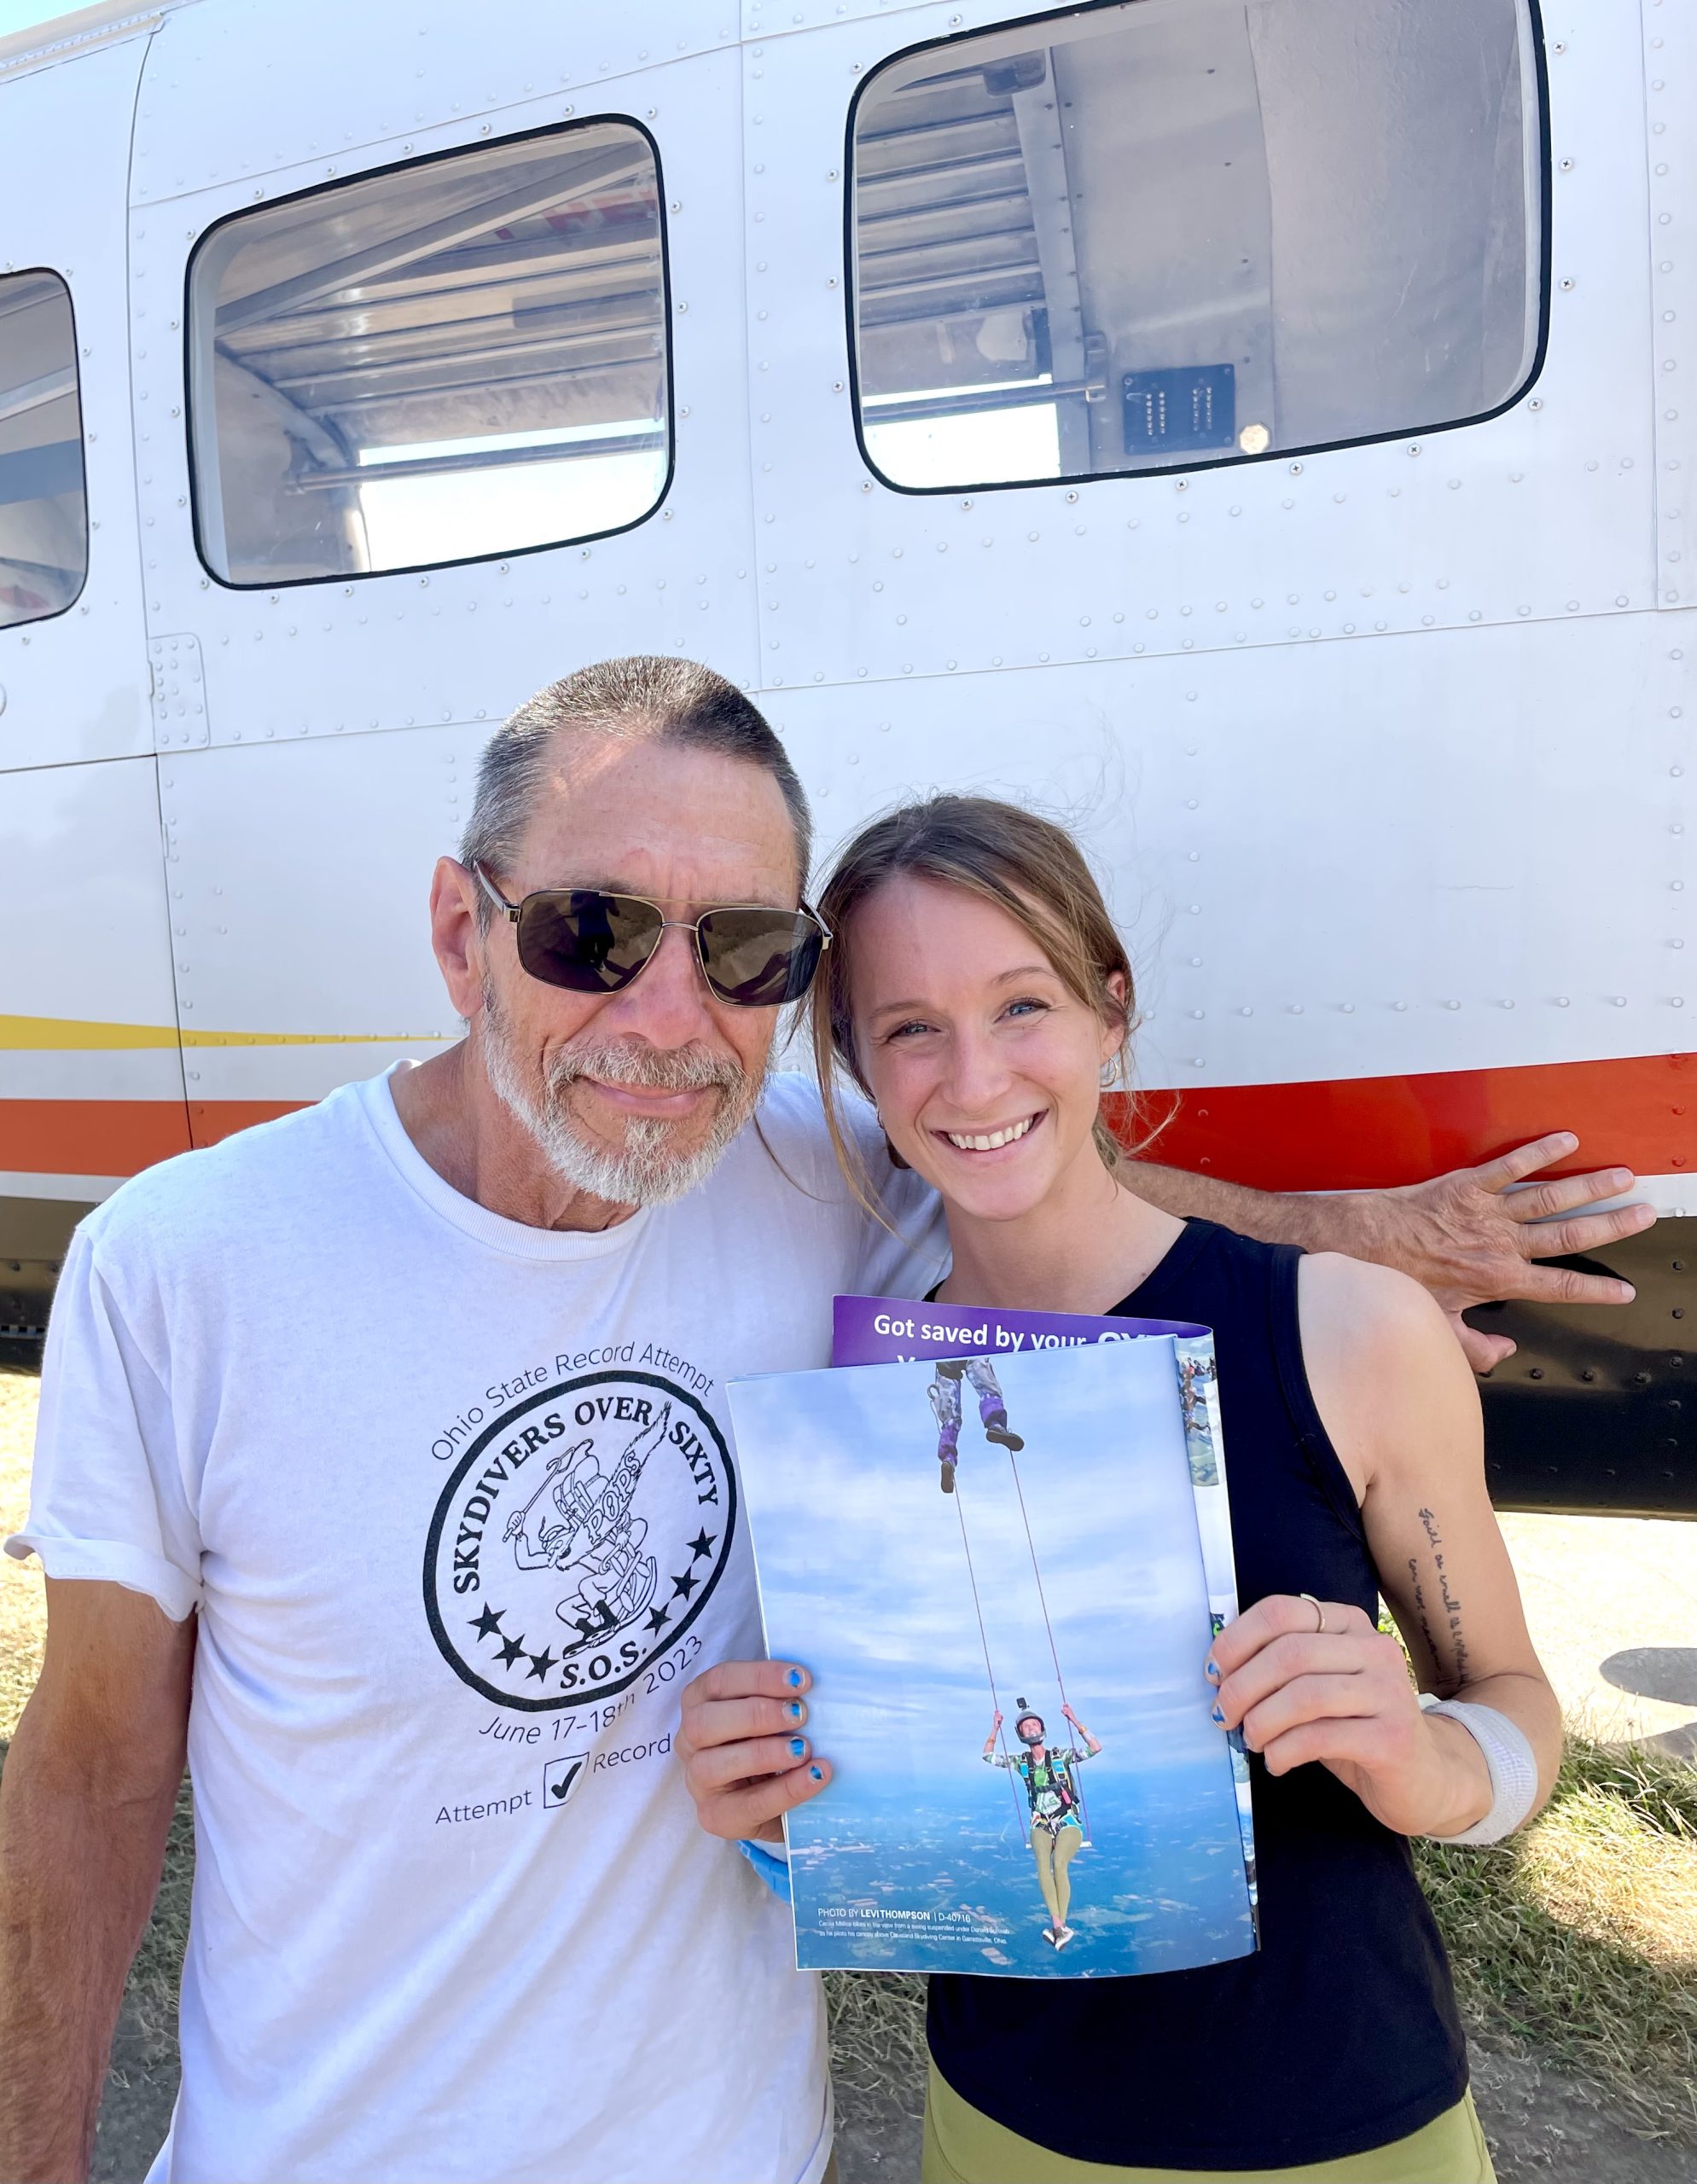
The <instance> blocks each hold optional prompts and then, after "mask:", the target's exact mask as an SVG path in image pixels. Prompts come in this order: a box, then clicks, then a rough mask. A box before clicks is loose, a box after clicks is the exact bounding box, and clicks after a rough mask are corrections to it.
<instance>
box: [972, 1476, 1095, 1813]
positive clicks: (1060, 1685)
mask: <svg viewBox="0 0 1697 2184" xmlns="http://www.w3.org/2000/svg"><path fill="white" fill-rule="evenodd" d="M1008 1469H1009V1470H1010V1471H1011V1472H1013V1474H1014V1493H1015V1494H1016V1495H1017V1496H1019V1502H1020V1523H1021V1524H1022V1525H1024V1526H1025V1528H1026V1553H1027V1554H1029V1555H1030V1556H1031V1558H1032V1577H1034V1578H1035V1579H1036V1581H1037V1605H1038V1606H1039V1607H1040V1608H1041V1609H1042V1610H1043V1630H1044V1632H1045V1634H1046V1635H1047V1636H1048V1639H1049V1659H1050V1660H1051V1661H1053V1662H1054V1664H1055V1688H1056V1689H1057V1690H1058V1691H1059V1692H1060V1693H1061V1705H1062V1706H1065V1705H1066V1677H1065V1676H1062V1675H1061V1655H1060V1653H1058V1652H1057V1651H1056V1650H1055V1626H1054V1624H1053V1623H1051V1622H1050V1621H1049V1602H1048V1600H1046V1599H1045V1598H1044V1597H1043V1571H1041V1570H1040V1569H1039V1568H1038V1567H1037V1542H1035V1541H1034V1540H1033V1539H1032V1520H1031V1519H1030V1518H1029V1517H1028V1516H1027V1515H1026V1490H1025V1488H1024V1487H1023V1486H1021V1485H1020V1467H1019V1465H1018V1464H1017V1463H1016V1462H1015V1461H1014V1451H1013V1450H1012V1449H1008ZM973 1598H974V1600H976V1598H977V1588H976V1586H974V1588H973ZM979 1629H983V1623H982V1620H981V1619H980V1622H979ZM1072 1786H1073V1788H1074V1789H1075V1790H1076V1791H1077V1792H1078V1818H1079V1819H1080V1821H1083V1823H1084V1841H1085V1842H1086V1843H1088V1842H1089V1841H1090V1806H1089V1805H1088V1804H1086V1803H1085V1801H1084V1784H1083V1783H1082V1781H1080V1780H1078V1778H1077V1777H1076V1776H1075V1777H1074V1780H1073V1785H1072Z"/></svg>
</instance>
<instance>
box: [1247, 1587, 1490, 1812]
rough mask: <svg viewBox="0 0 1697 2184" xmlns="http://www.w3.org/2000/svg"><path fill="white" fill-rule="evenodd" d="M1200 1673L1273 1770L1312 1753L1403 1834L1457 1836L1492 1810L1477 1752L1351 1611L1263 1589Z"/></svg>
mask: <svg viewBox="0 0 1697 2184" xmlns="http://www.w3.org/2000/svg"><path fill="white" fill-rule="evenodd" d="M1316 1606H1317V1608H1318V1610H1319V1613H1320V1615H1323V1617H1324V1620H1325V1629H1323V1630H1322V1629H1320V1628H1319V1617H1318V1616H1317V1615H1316ZM1206 1673H1207V1675H1208V1679H1209V1681H1210V1682H1217V1683H1218V1686H1219V1689H1218V1695H1217V1697H1216V1699H1215V1703H1214V1709H1213V1718H1214V1719H1215V1721H1216V1722H1218V1723H1219V1725H1220V1727H1221V1728H1223V1729H1235V1728H1241V1729H1242V1731H1243V1741H1244V1742H1245V1744H1246V1745H1248V1747H1249V1749H1250V1750H1251V1751H1258V1752H1259V1753H1260V1755H1261V1757H1262V1758H1263V1760H1264V1762H1265V1764H1266V1768H1267V1771H1268V1773H1269V1774H1270V1775H1288V1774H1289V1773H1290V1771H1291V1769H1293V1767H1303V1766H1305V1765H1307V1763H1309V1762H1310V1761H1311V1760H1316V1759H1317V1760H1318V1761H1319V1762H1320V1763H1321V1765H1322V1767H1326V1768H1328V1769H1330V1770H1331V1772H1332V1773H1333V1774H1334V1775H1336V1776H1337V1778H1338V1780H1340V1782H1343V1783H1345V1784H1346V1785H1347V1786H1348V1787H1349V1788H1351V1790H1353V1791H1354V1792H1355V1793H1356V1795H1357V1797H1358V1798H1360V1799H1361V1801H1362V1803H1363V1804H1364V1805H1365V1806H1366V1807H1367V1809H1368V1810H1369V1812H1370V1813H1371V1814H1372V1815H1373V1816H1374V1819H1375V1820H1378V1821H1382V1822H1383V1824H1384V1825H1385V1826H1386V1827H1392V1828H1394V1829H1395V1830H1396V1831H1397V1833H1398V1834H1399V1835H1457V1834H1460V1833H1462V1831H1463V1830H1464V1829H1466V1828H1468V1827H1473V1825H1474V1824H1475V1823H1476V1822H1477V1821H1479V1820H1481V1819H1482V1818H1483V1817H1484V1815H1485V1814H1486V1813H1487V1812H1488V1811H1489V1810H1490V1809H1491V1773H1490V1769H1488V1768H1487V1767H1486V1765H1485V1755H1484V1754H1483V1753H1482V1752H1481V1751H1480V1750H1479V1746H1478V1745H1476V1744H1475V1743H1474V1742H1473V1739H1472V1738H1471V1737H1470V1736H1469V1735H1468V1734H1467V1731H1466V1730H1465V1729H1464V1728H1462V1726H1461V1725H1460V1723H1459V1722H1451V1721H1448V1720H1446V1719H1444V1717H1443V1716H1439V1717H1438V1719H1437V1720H1436V1721H1428V1720H1427V1717H1426V1716H1425V1714H1424V1713H1423V1712H1422V1711H1421V1705H1420V1701H1419V1699H1418V1698H1417V1697H1416V1695H1415V1687H1414V1685H1413V1684H1412V1682H1410V1681H1409V1670H1408V1663H1407V1661H1406V1660H1405V1659H1404V1656H1403V1650H1402V1647H1400V1646H1398V1643H1397V1641H1396V1640H1395V1639H1394V1638H1390V1637H1387V1636H1386V1635H1385V1633H1384V1632H1383V1631H1381V1630H1380V1629H1378V1628H1377V1627H1376V1625H1375V1624H1374V1623H1372V1622H1371V1621H1370V1620H1369V1618H1368V1617H1367V1616H1366V1615H1365V1614H1364V1613H1363V1612H1362V1610H1361V1609H1360V1608H1358V1607H1355V1606H1349V1605H1346V1604H1345V1603H1343V1602H1341V1601H1338V1600H1324V1601H1321V1602H1318V1603H1316V1601H1314V1600H1305V1599H1299V1598H1297V1597H1296V1596H1294V1595H1293V1594H1287V1593H1273V1594H1269V1595H1268V1597H1267V1598H1266V1599H1265V1600H1258V1601H1257V1602H1256V1603H1255V1606H1253V1607H1252V1608H1249V1609H1247V1611H1246V1612H1244V1613H1243V1614H1242V1615H1240V1616H1238V1617H1236V1618H1235V1620H1234V1621H1232V1622H1230V1623H1227V1625H1226V1627H1225V1629H1223V1630H1222V1631H1221V1632H1220V1633H1219V1635H1218V1637H1217V1638H1216V1639H1215V1640H1214V1642H1213V1645H1212V1648H1211V1649H1210V1652H1209V1656H1208V1664H1207V1670H1206Z"/></svg>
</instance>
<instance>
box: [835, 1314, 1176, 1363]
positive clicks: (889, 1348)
mask: <svg viewBox="0 0 1697 2184" xmlns="http://www.w3.org/2000/svg"><path fill="white" fill-rule="evenodd" d="M1208 1332H1209V1330H1208V1329H1207V1328H1206V1327H1200V1326H1198V1325H1197V1324H1196V1323H1195V1322H1194V1321H1190V1320H1117V1319H1093V1318H1091V1317H1090V1316H1089V1315H1088V1314H1087V1313H1083V1312H1014V1311H1001V1310H992V1309H991V1307H990V1306H989V1305H985V1304H974V1305H971V1306H968V1305H964V1304H911V1303H910V1302H909V1301H907V1300H906V1299H905V1298H899V1297H839V1298H837V1299H836V1300H835V1306H834V1323H833V1329H832V1339H831V1362H832V1364H833V1365H888V1364H892V1363H896V1362H900V1361H902V1360H904V1359H906V1358H910V1357H991V1356H995V1355H996V1354H997V1351H1001V1352H1003V1354H1005V1355H1009V1356H1011V1355H1013V1354H1014V1352H1016V1351H1019V1350H1079V1349H1084V1348H1087V1347H1088V1346H1089V1345H1090V1344H1092V1343H1098V1342H1135V1341H1136V1340H1137V1339H1139V1337H1141V1336H1143V1335H1178V1336H1181V1337H1183V1338H1184V1339H1187V1340H1194V1339H1197V1338H1199V1337H1200V1336H1203V1335H1206V1334H1207V1333H1208Z"/></svg>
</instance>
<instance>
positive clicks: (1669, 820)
mask: <svg viewBox="0 0 1697 2184" xmlns="http://www.w3.org/2000/svg"><path fill="white" fill-rule="evenodd" d="M1687 619H1688V618H1685V617H1680V618H1679V622H1678V623H1677V624H1676V623H1673V622H1671V620H1670V618H1668V617H1667V616H1665V615H1657V614H1654V613H1642V614H1637V615H1631V616H1626V615H1622V616H1607V617H1601V618H1595V619H1592V618H1586V619H1583V620H1578V621H1575V622H1572V623H1566V624H1558V625H1556V626H1555V627H1554V628H1547V629H1543V630H1539V629H1537V628H1533V629H1521V628H1502V627H1498V628H1495V629H1483V630H1466V631H1462V630H1456V631H1450V632H1449V633H1433V635H1431V636H1426V635H1424V634H1422V635H1421V636H1417V637H1416V636H1404V637H1401V638H1387V639H1386V640H1383V641H1381V642H1372V643H1367V642H1357V643H1355V644H1345V645H1327V646H1318V645H1316V646H1310V647H1293V646H1281V647H1276V648H1270V649H1266V650H1258V651H1245V652H1236V651H1233V652H1229V653H1215V654H1213V655H1212V656H1201V655H1199V656H1198V657H1196V658H1194V659H1183V658H1179V659H1174V658H1172V657H1171V656H1169V657H1167V658H1164V659H1148V660H1145V661H1141V662H1138V663H1137V664H1136V665H1135V666H1133V667H1130V668H1128V667H1126V666H1125V665H1121V664H1113V663H1108V662H1097V663H1094V664H1084V665H1078V664H1074V665H1070V666H1067V667H1065V668H1062V667H1060V666H1054V667H1051V668H1049V669H1048V670H1046V671H1040V672H1038V673H1036V674H1030V673H1022V674H1013V673H1008V672H1006V671H1004V672H1003V673H1002V674H999V675H997V674H991V675H973V676H971V677H964V676H963V677H960V678H959V679H958V680H957V681H956V683H953V684H952V685H950V688H949V692H948V695H949V700H950V713H951V717H953V718H955V719H956V720H957V721H961V722H963V723H964V722H967V721H969V722H970V734H969V735H967V734H966V733H964V732H962V733H961V734H958V735H954V736H950V737H949V738H947V739H940V738H939V736H938V735H936V733H935V730H934V727H933V722H934V719H935V716H936V708H937V704H938V688H937V685H936V684H935V683H920V682H919V681H918V680H917V679H916V678H915V680H914V681H912V682H904V683H897V684H892V685H886V686H885V687H883V688H880V689H879V690H876V691H869V692H868V693H867V694H866V697H867V699H868V700H871V701H872V702H870V703H865V704H859V705H857V706H856V707H855V709H854V713H853V716H852V717H851V718H848V717H845V714H844V712H843V708H842V706H841V702H840V694H838V693H834V692H832V691H830V690H828V689H826V690H820V691H817V692H815V691H806V692H800V693H793V694H792V693H788V692H786V693H784V694H782V695H781V696H778V697H776V698H775V699H774V700H773V712H774V717H776V719H777V720H778V721H780V722H781V723H782V726H783V729H784V731H785V734H786V736H787V740H788V741H789V744H790V747H791V749H792V751H793V753H794V754H795V756H796V758H797V761H798V764H799V766H800V768H801V770H802V772H803V775H804V778H805V781H806V782H807V785H808V787H809V789H810V792H811V793H812V794H813V795H814V796H815V797H816V798H817V799H818V810H819V815H820V820H821V828H820V831H821V835H822V839H823V840H824V841H825V842H826V843H827V844H828V845H829V844H835V843H838V842H840V841H841V840H842V839H846V835H847V834H848V833H849V832H850V831H851V829H852V828H853V827H855V826H856V825H857V824H858V823H859V822H861V821H863V819H864V818H866V817H867V816H869V815H870V814H871V813H873V812H875V811H877V810H881V809H883V808H884V807H885V806H886V805H887V804H892V803H894V802H897V801H898V800H899V799H902V798H903V797H904V796H906V795H909V794H911V793H915V792H924V791H927V790H930V789H934V788H938V787H948V788H962V787H973V788H979V789H983V790H985V791H986V792H988V793H1012V794H1014V795H1015V796H1016V797H1019V798H1020V799H1032V800H1035V801H1037V803H1039V804H1043V805H1044V806H1046V807H1047V808H1049V810H1053V811H1055V813H1056V814H1057V816H1061V817H1062V818H1063V819H1065V820H1066V821H1068V822H1071V823H1072V824H1073V825H1075V826H1076V827H1077V828H1078V831H1079V833H1080V834H1081V836H1082V838H1083V839H1084V841H1085V842H1086V845H1087V846H1088V847H1089V849H1090V851H1091V853H1092V855H1093V856H1094V857H1095V861H1096V863H1097V864H1098V867H1099V868H1101V870H1102V871H1103V873H1104V874H1105V875H1106V876H1107V880H1108V882H1109V886H1110V892H1111V896H1112V900H1113V908H1114V909H1115V912H1116V915H1118V917H1119V920H1120V922H1121V924H1122V926H1123V927H1124V929H1125V931H1126V932H1127V934H1128V936H1129V937H1130V940H1131V942H1132V945H1133V951H1134V961H1135V963H1136V968H1137V972H1138V976H1139V979H1140V996H1141V999H1142V1005H1143V1007H1144V1008H1145V1009H1146V1011H1148V1013H1149V1016H1150V1019H1151V1020H1149V1021H1148V1023H1147V1025H1146V1026H1145V1028H1144V1030H1143V1031H1142V1032H1141V1033H1140V1034H1139V1037H1138V1040H1137V1056H1138V1066H1139V1075H1140V1078H1141V1081H1142V1083H1144V1084H1146V1085H1148V1086H1151V1087H1159V1086H1174V1085H1176V1086H1178V1087H1180V1088H1185V1087H1194V1086H1197V1085H1200V1084H1250V1083H1269V1082H1270V1083H1305V1082H1316V1081H1322V1080H1327V1079H1340V1078H1349V1077H1374V1076H1401V1075H1404V1074H1418V1073H1422V1072H1429V1071H1441V1070H1466V1069H1488V1068H1492V1067H1497V1066H1508V1065H1514V1064H1526V1063H1536V1062H1554V1061H1572V1060H1578V1059H1581V1058H1584V1059H1587V1060H1590V1059H1605V1058H1616V1057H1619V1056H1624V1055H1633V1054H1656V1053H1663V1052H1671V1051H1677V1050H1678V1049H1679V1048H1681V1047H1682V1046H1683V1045H1685V1044H1686V1043H1688V1014H1689V1012H1690V1011H1691V1010H1693V1009H1697V977H1694V976H1693V968H1694V964H1697V957H1694V955H1693V952H1692V951H1693V950H1694V949H1697V932H1694V930H1693V920H1692V910H1691V905H1692V889H1693V886H1694V884H1697V873H1694V871H1693V864H1692V856H1691V839H1692V838H1691V834H1690V833H1689V832H1688V831H1687V830H1686V822H1687V820H1688V817H1689V816H1690V813H1691V798H1690V794H1689V782H1688V779H1687V778H1686V777H1685V775H1684V772H1683V770H1682V769H1683V760H1684V753H1685V751H1686V750H1687V748H1688V741H1689V739H1688V736H1687V735H1686V734H1685V732H1684V729H1683V718H1684V717H1685V715H1686V713H1687V712H1688V711H1689V709H1690V708H1691V706H1692V705H1693V702H1694V699H1697V649H1694V647H1697V617H1693V618H1689V619H1690V624H1691V626H1690V628H1689V629H1688V630H1687V632H1686V634H1687V636H1688V640H1689V642H1687V643H1686V644H1685V645H1681V644H1680V643H1679V642H1677V640H1678V637H1679V635H1680V634H1681V631H1680V627H1679V624H1683V623H1685V622H1686V621H1687ZM1682 653H1684V654H1686V655H1687V656H1686V657H1684V658H1682V657H1681V654H1682ZM1463 692H1465V693H1466V696H1465V699H1463V698H1462V697H1461V696H1460V695H1459V694H1461V693H1463Z"/></svg>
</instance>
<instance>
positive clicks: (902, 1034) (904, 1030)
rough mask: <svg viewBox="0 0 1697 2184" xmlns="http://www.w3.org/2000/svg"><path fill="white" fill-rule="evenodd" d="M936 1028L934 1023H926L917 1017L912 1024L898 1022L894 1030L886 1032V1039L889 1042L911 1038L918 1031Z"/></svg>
mask: <svg viewBox="0 0 1697 2184" xmlns="http://www.w3.org/2000/svg"><path fill="white" fill-rule="evenodd" d="M934 1029H935V1026H934V1025H930V1024H927V1023H924V1022H922V1021H921V1019H919V1018H917V1017H915V1019H914V1020H913V1021H912V1022H911V1023H910V1024H898V1025H896V1027H895V1029H894V1030H893V1031H887V1032H886V1034H885V1039H886V1043H887V1042H889V1041H891V1040H894V1039H906V1038H910V1037H912V1036H913V1034H914V1033H915V1032H916V1031H933V1030H934Z"/></svg>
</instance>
